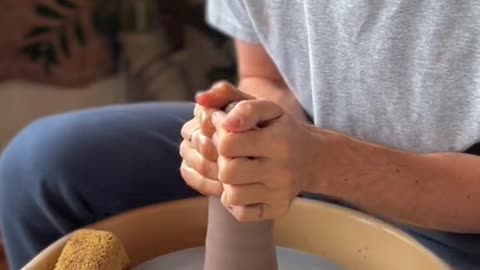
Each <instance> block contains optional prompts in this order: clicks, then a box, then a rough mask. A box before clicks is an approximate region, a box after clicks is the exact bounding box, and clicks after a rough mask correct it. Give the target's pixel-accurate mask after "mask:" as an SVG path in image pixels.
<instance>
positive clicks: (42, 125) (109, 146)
mask: <svg viewBox="0 0 480 270" xmlns="http://www.w3.org/2000/svg"><path fill="white" fill-rule="evenodd" d="M192 113H193V105H192V104H189V103H146V104H136V105H125V106H112V107H106V108H100V109H93V110H85V111H79V112H73V113H67V114H62V115H57V116H52V117H48V118H45V119H41V120H39V121H36V122H34V123H32V124H31V125H29V126H28V127H26V128H25V129H24V130H23V131H21V132H20V133H19V134H18V135H17V137H16V138H15V139H14V140H13V141H12V142H11V143H10V145H9V146H8V147H7V148H6V149H5V151H4V152H3V153H2V155H1V156H0V228H1V230H2V233H3V236H4V240H5V244H6V252H7V257H8V261H9V265H10V269H12V270H13V269H20V268H21V267H22V266H23V265H24V264H26V263H27V262H28V261H29V260H30V259H32V258H33V257H34V256H35V255H36V254H37V253H38V252H39V251H41V250H42V249H44V248H45V247H46V246H48V245H49V244H50V243H52V242H53V241H55V240H57V239H58V238H60V237H61V236H63V235H65V234H67V233H69V232H71V231H72V230H75V229H78V228H80V227H82V226H85V225H88V224H91V223H93V222H95V221H98V220H101V219H104V218H107V217H109V216H112V215H115V214H118V213H122V212H124V211H127V210H131V209H134V208H138V207H142V206H146V205H150V204H155V203H159V202H164V201H171V200H177V199H183V198H188V197H193V196H197V195H198V194H197V193H196V192H195V191H194V190H192V189H190V188H189V187H188V186H186V185H185V184H184V182H183V180H182V179H181V176H180V172H179V165H180V157H179V155H178V145H179V143H180V141H181V138H180V129H181V127H182V125H183V123H184V122H185V121H187V120H188V119H190V118H191V117H192ZM411 233H412V234H413V235H414V236H416V237H417V238H418V239H419V240H420V241H421V242H423V243H425V244H426V245H427V246H428V247H429V248H431V249H432V250H433V251H435V252H437V253H438V254H439V255H440V256H442V257H443V258H445V259H447V260H448V261H449V262H451V263H452V264H455V265H457V266H458V269H462V270H466V269H474V268H476V269H479V268H480V262H479V261H480V259H476V258H475V257H480V249H476V248H477V247H479V245H478V242H479V241H476V240H475V238H476V236H472V235H467V236H465V235H453V234H440V235H441V236H442V237H446V238H447V239H448V241H443V240H442V241H438V239H437V240H434V239H435V237H430V236H427V235H426V234H423V233H421V232H420V233H419V232H411ZM477 238H478V237H477ZM452 239H453V242H454V243H457V242H458V241H459V243H460V246H461V247H462V246H465V245H467V244H471V243H473V244H472V246H468V247H467V248H466V250H463V249H462V248H458V247H456V246H455V245H451V244H450V243H449V241H452ZM457 239H459V240H458V241H457ZM473 240H475V241H473ZM472 241H473V242H472ZM475 242H476V243H477V244H475ZM470 249H472V250H470ZM474 249H476V250H474ZM469 265H470V266H469ZM473 265H476V266H477V267H474V266H473Z"/></svg>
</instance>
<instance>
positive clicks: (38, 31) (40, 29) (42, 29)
mask: <svg viewBox="0 0 480 270" xmlns="http://www.w3.org/2000/svg"><path fill="white" fill-rule="evenodd" d="M50 32H52V28H50V27H48V26H37V27H34V28H33V29H32V30H30V32H28V34H26V35H25V38H32V37H36V36H41V35H43V34H46V33H50Z"/></svg>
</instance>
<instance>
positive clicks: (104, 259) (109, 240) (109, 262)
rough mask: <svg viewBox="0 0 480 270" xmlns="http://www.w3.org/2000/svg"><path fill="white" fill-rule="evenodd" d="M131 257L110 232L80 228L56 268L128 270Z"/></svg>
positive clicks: (66, 269)
mask: <svg viewBox="0 0 480 270" xmlns="http://www.w3.org/2000/svg"><path fill="white" fill-rule="evenodd" d="M128 264H129V259H128V256H127V253H126V252H125V249H124V248H123V246H122V243H121V242H120V240H119V239H118V238H117V237H116V236H115V235H114V234H113V233H110V232H106V231H97V230H86V229H82V230H78V231H76V232H74V233H73V234H72V236H71V237H70V239H69V240H68V241H67V244H66V245H65V247H64V248H63V251H62V254H61V255H60V258H58V261H57V263H56V265H55V269H54V270H126V269H128Z"/></svg>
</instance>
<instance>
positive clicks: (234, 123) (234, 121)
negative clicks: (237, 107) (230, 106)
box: [225, 116, 243, 128]
mask: <svg viewBox="0 0 480 270" xmlns="http://www.w3.org/2000/svg"><path fill="white" fill-rule="evenodd" d="M225 122H226V123H228V124H227V125H229V126H230V127H232V128H241V127H242V124H243V119H242V118H238V117H235V116H230V117H228V116H227V119H225Z"/></svg>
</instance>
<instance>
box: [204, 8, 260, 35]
mask: <svg viewBox="0 0 480 270" xmlns="http://www.w3.org/2000/svg"><path fill="white" fill-rule="evenodd" d="M207 23H208V24H209V25H211V26H212V27H213V28H215V29H217V30H218V31H220V32H222V33H224V34H226V35H228V36H230V37H232V38H234V39H239V40H242V41H245V42H248V43H259V38H258V36H257V33H256V31H255V29H254V27H253V25H252V22H251V20H250V16H249V15H248V11H247V10H246V8H245V5H244V3H243V1H241V0H207Z"/></svg>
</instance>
